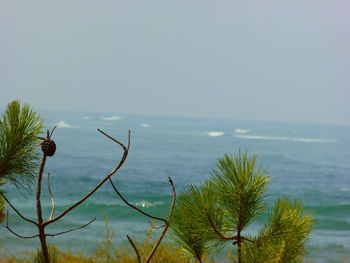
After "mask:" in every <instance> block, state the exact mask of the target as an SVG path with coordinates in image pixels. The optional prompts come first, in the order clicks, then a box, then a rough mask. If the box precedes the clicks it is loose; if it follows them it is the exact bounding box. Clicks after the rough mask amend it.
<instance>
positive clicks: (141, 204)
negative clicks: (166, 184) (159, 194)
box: [135, 200, 163, 207]
mask: <svg viewBox="0 0 350 263" xmlns="http://www.w3.org/2000/svg"><path fill="white" fill-rule="evenodd" d="M162 204H163V202H152V203H151V202H148V201H144V200H143V201H141V202H137V203H135V205H136V206H141V207H152V206H157V205H162Z"/></svg>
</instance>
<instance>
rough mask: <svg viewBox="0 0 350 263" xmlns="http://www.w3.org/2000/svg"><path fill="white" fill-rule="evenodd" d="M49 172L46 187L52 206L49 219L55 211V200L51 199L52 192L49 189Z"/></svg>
mask: <svg viewBox="0 0 350 263" xmlns="http://www.w3.org/2000/svg"><path fill="white" fill-rule="evenodd" d="M50 175H51V174H50V173H48V174H47V188H48V189H49V193H50V198H51V204H52V208H51V214H50V219H52V217H53V215H54V213H55V200H54V199H53V193H52V191H51V185H50Z"/></svg>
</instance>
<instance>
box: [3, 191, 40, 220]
mask: <svg viewBox="0 0 350 263" xmlns="http://www.w3.org/2000/svg"><path fill="white" fill-rule="evenodd" d="M0 195H1V196H2V197H3V198H4V199H5V201H6V203H8V204H9V206H10V207H11V208H12V209H13V210H14V211H15V212H16V213H17V215H19V216H20V217H21V218H22V219H23V220H25V221H27V222H29V223H32V224H34V225H36V226H37V225H38V224H37V223H36V222H34V221H33V220H30V219H29V218H26V217H25V216H23V215H22V214H21V213H20V212H19V211H18V210H17V209H16V208H15V207H14V206H13V205H12V204H11V202H10V201H9V200H8V199H7V198H6V196H5V195H4V194H3V193H1V192H0Z"/></svg>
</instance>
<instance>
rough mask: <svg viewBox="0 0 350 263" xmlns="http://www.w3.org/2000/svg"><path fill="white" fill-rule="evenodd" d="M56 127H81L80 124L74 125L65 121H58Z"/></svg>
mask: <svg viewBox="0 0 350 263" xmlns="http://www.w3.org/2000/svg"><path fill="white" fill-rule="evenodd" d="M56 127H57V128H63V129H75V128H79V127H78V126H74V125H71V124H68V123H67V122H65V121H59V122H57V123H56Z"/></svg>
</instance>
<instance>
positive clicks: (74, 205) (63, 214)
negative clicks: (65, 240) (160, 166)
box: [44, 129, 130, 225]
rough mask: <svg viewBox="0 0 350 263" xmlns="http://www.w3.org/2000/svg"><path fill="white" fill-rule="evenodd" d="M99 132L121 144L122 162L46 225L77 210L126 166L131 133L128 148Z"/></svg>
mask: <svg viewBox="0 0 350 263" xmlns="http://www.w3.org/2000/svg"><path fill="white" fill-rule="evenodd" d="M98 131H99V132H100V133H102V134H103V135H105V136H106V137H107V138H109V139H111V140H112V141H114V142H115V143H117V144H119V145H120V146H121V147H122V148H123V150H124V153H123V156H122V158H121V160H120V161H119V163H118V164H117V166H116V167H115V168H114V169H113V170H112V171H111V172H110V173H109V174H107V175H106V176H105V177H104V178H103V179H102V180H101V181H100V182H99V183H98V184H97V185H96V186H95V187H94V188H93V189H92V190H91V191H90V192H89V193H88V194H86V195H85V196H84V197H83V198H82V199H80V200H79V201H77V202H76V203H75V204H73V205H71V206H70V207H68V208H67V209H66V210H64V211H63V212H62V213H61V214H60V215H58V216H56V217H54V218H52V219H50V220H48V221H46V222H44V225H49V224H51V223H53V222H55V221H57V220H59V219H61V218H62V217H63V216H65V215H66V214H67V213H68V212H70V211H71V210H73V209H74V208H76V207H77V206H79V205H80V204H81V203H83V202H84V201H85V200H86V199H88V198H89V197H90V196H91V195H93V194H94V193H95V192H96V191H97V190H98V189H99V188H100V187H101V186H102V185H103V184H104V183H105V182H106V181H107V180H108V179H109V178H110V177H111V176H112V175H113V174H115V173H116V172H117V171H118V170H119V169H120V167H121V166H122V165H123V164H124V162H125V160H126V157H127V156H128V153H129V148H130V131H129V133H128V146H127V147H126V146H125V145H124V144H122V143H121V142H119V141H118V140H116V139H114V138H113V137H111V136H110V135H108V134H106V133H105V132H103V131H101V130H100V129H98Z"/></svg>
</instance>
